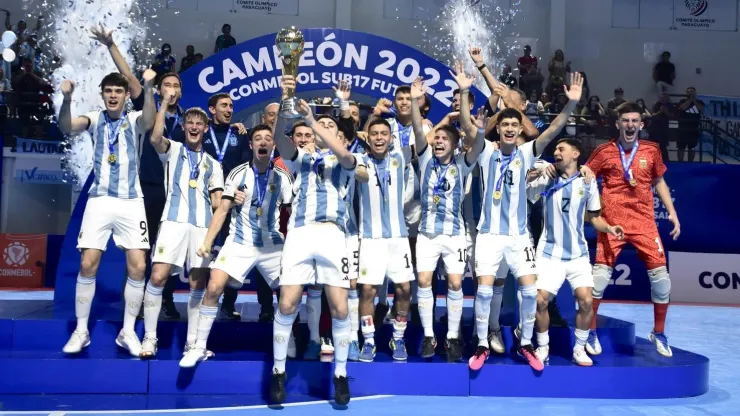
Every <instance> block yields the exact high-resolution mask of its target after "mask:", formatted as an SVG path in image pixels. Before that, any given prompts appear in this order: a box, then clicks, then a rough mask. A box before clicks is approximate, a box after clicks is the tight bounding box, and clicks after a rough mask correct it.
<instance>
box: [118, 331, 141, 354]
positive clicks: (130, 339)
mask: <svg viewBox="0 0 740 416" xmlns="http://www.w3.org/2000/svg"><path fill="white" fill-rule="evenodd" d="M116 345H118V346H119V347H121V348H123V349H125V350H127V351H128V352H129V354H131V355H132V356H134V357H138V356H139V354H141V341H139V336H138V335H136V333H135V332H133V333H129V332H126V331H124V330H123V329H122V330H121V332H119V333H118V338H116Z"/></svg>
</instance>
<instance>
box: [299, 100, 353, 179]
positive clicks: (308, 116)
mask: <svg viewBox="0 0 740 416" xmlns="http://www.w3.org/2000/svg"><path fill="white" fill-rule="evenodd" d="M298 112H299V113H301V115H302V116H303V121H304V122H305V123H306V125H307V126H309V127H311V128H312V129H313V132H314V133H315V134H316V144H323V145H324V146H323V147H325V148H328V149H329V150H331V151H332V153H334V156H336V157H337V159H338V160H339V164H341V165H342V167H343V168H345V169H347V170H354V169H355V167H357V160H356V159H355V157H354V155H353V154H352V153H350V152H349V150H347V148H346V147H344V143H342V142H341V140H339V137H338V136H337V135H336V133H332V131H331V130H329V129H327V128H326V127H324V126H322V125H321V124H319V123H317V122H316V120H315V119H314V118H313V111H311V107H310V106H309V105H308V103H307V102H306V101H304V100H301V102H300V104H299V105H298Z"/></svg>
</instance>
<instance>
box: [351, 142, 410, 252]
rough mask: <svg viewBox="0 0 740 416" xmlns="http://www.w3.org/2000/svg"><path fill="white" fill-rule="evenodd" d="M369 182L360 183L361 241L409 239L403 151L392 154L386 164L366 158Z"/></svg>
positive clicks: (364, 156) (358, 184)
mask: <svg viewBox="0 0 740 416" xmlns="http://www.w3.org/2000/svg"><path fill="white" fill-rule="evenodd" d="M362 164H364V165H365V166H366V167H367V173H368V176H370V180H369V181H368V183H362V182H357V190H358V192H359V194H360V201H359V202H360V238H394V237H408V230H407V229H406V219H405V217H404V215H403V196H404V191H405V187H406V182H405V181H404V169H405V166H406V163H405V160H404V158H403V152H402V151H401V150H392V151H389V152H388V155H387V156H386V158H385V159H383V160H377V159H375V158H374V157H372V156H371V155H363V162H362Z"/></svg>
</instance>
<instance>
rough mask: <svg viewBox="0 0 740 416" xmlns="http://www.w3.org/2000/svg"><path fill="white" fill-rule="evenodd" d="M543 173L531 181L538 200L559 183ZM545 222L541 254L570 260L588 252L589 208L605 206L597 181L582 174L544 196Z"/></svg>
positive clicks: (530, 190)
mask: <svg viewBox="0 0 740 416" xmlns="http://www.w3.org/2000/svg"><path fill="white" fill-rule="evenodd" d="M567 181H568V179H564V178H557V180H556V181H553V180H551V179H549V178H547V177H546V176H542V177H540V178H538V179H536V180H535V181H534V182H532V183H530V184H529V187H528V189H527V193H528V195H529V199H531V200H536V199H537V198H539V197H540V194H541V193H542V192H545V191H547V190H548V189H551V188H553V186H555V184H556V183H558V182H560V183H564V182H567ZM541 198H542V205H543V209H544V217H545V226H544V229H543V230H542V235H541V236H540V241H539V243H538V244H537V251H538V255H541V256H543V257H546V258H548V259H553V260H559V261H570V260H575V259H577V258H580V257H583V256H588V245H587V244H586V237H585V235H584V233H583V223H584V217H585V214H586V210H588V211H594V212H595V211H599V210H601V202H600V200H599V188H598V185H597V184H596V181H595V180H594V181H591V183H590V184H586V183H585V181H584V179H583V178H582V177H576V178H575V179H574V180H573V181H572V182H570V183H567V184H566V185H565V186H564V187H562V188H561V189H558V190H557V191H555V192H553V193H552V194H551V195H547V196H542V197H541Z"/></svg>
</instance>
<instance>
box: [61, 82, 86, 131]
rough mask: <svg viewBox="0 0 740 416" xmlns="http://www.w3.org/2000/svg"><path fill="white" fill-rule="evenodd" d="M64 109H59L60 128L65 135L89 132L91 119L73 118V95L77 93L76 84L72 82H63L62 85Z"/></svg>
mask: <svg viewBox="0 0 740 416" xmlns="http://www.w3.org/2000/svg"><path fill="white" fill-rule="evenodd" d="M61 91H62V95H64V100H63V101H62V107H61V108H60V109H59V117H58V126H59V130H61V132H62V133H64V134H77V133H80V132H82V131H85V130H87V128H88V126H89V125H90V119H88V118H87V117H74V118H73V117H72V94H73V93H74V91H75V83H74V82H73V81H71V80H68V79H67V80H64V81H62V85H61Z"/></svg>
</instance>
